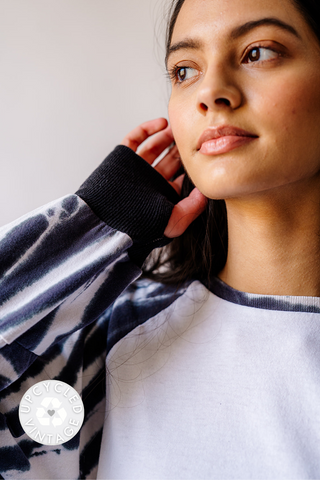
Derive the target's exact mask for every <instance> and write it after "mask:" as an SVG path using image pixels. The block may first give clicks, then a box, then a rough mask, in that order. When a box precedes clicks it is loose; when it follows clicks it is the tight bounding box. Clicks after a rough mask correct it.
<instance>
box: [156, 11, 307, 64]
mask: <svg viewBox="0 0 320 480" xmlns="http://www.w3.org/2000/svg"><path fill="white" fill-rule="evenodd" d="M264 25H273V26H276V27H279V28H281V29H282V30H285V31H287V32H289V33H291V34H292V35H294V36H295V37H297V38H299V39H301V37H300V35H299V34H298V32H297V31H296V29H295V28H293V27H292V26H291V25H289V24H288V23H285V22H283V21H282V20H279V19H278V18H274V17H267V18H261V19H260V20H253V21H251V22H247V23H245V24H243V25H240V27H236V28H234V29H233V30H232V31H231V33H230V37H231V39H232V40H236V39H238V38H240V37H243V36H244V35H246V34H247V33H249V32H251V30H253V29H255V28H258V27H261V26H264ZM201 47H202V42H201V41H200V40H193V39H188V38H187V39H186V40H182V41H181V42H177V43H174V44H172V45H170V47H169V48H168V52H167V55H166V59H165V61H166V63H167V62H168V58H169V56H170V55H171V54H172V53H173V52H177V51H178V50H199V49H200V48H201Z"/></svg>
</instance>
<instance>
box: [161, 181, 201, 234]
mask: <svg viewBox="0 0 320 480" xmlns="http://www.w3.org/2000/svg"><path fill="white" fill-rule="evenodd" d="M207 203H208V199H207V198H206V197H205V196H204V195H203V194H202V193H201V192H200V191H199V190H198V189H197V188H194V189H193V190H192V192H191V193H190V195H189V196H188V197H186V198H183V199H182V200H181V201H180V202H179V203H177V205H175V206H174V208H173V210H172V214H171V217H170V219H169V223H168V225H167V227H166V229H165V231H164V235H165V236H166V237H168V238H175V237H179V236H180V235H182V233H184V232H185V230H186V229H187V228H188V227H189V225H190V224H191V223H192V222H193V220H195V219H196V218H197V217H198V216H199V215H200V214H201V213H202V212H203V211H204V209H205V208H206V206H207Z"/></svg>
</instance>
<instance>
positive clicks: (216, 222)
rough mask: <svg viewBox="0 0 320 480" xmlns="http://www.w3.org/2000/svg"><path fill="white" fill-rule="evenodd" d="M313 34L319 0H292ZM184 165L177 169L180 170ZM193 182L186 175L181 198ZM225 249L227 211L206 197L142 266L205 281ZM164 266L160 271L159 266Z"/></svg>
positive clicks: (177, 5) (174, 7)
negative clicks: (197, 213)
mask: <svg viewBox="0 0 320 480" xmlns="http://www.w3.org/2000/svg"><path fill="white" fill-rule="evenodd" d="M184 1H185V0H175V1H173V2H172V4H171V7H170V10H169V14H168V22H167V32H166V58H167V54H168V50H169V47H170V44H171V38H172V34H173V29H174V26H175V24H176V20H177V17H178V15H179V13H180V10H181V7H182V5H183V3H184ZM291 1H292V3H293V4H294V5H295V7H296V8H297V9H298V10H299V12H300V13H301V14H302V15H303V17H304V18H305V20H306V21H307V23H308V24H309V25H310V27H311V28H312V30H313V32H314V33H315V34H316V36H317V38H318V40H319V43H320V0H291ZM183 172H184V170H183V168H182V169H181V171H179V172H178V174H179V175H180V174H181V173H183ZM193 188H194V185H193V183H192V181H191V179H190V178H189V177H188V175H187V174H186V175H185V178H184V182H183V187H182V192H181V197H182V198H185V197H187V196H188V195H189V194H190V192H191V191H192V189H193ZM227 252H228V227H227V211H226V205H225V202H224V200H211V199H209V201H208V204H207V208H206V210H205V211H204V212H203V213H202V214H201V215H200V216H199V217H198V218H197V219H196V220H195V221H194V222H193V223H192V224H191V225H190V226H189V227H188V228H187V230H186V231H185V232H184V233H183V234H182V235H181V236H180V237H178V238H175V239H174V240H173V241H172V242H171V243H170V244H169V245H168V246H167V247H165V248H163V249H161V250H160V252H156V253H153V254H152V256H151V257H150V258H149V259H148V261H147V262H146V265H145V266H144V268H143V269H144V275H145V276H148V277H149V278H153V279H155V280H157V281H160V282H162V283H168V284H169V283H174V284H177V285H181V284H183V283H184V282H185V281H188V280H191V279H199V280H201V281H204V282H208V281H209V280H210V278H211V277H212V276H214V275H217V274H218V273H219V272H220V271H221V270H222V268H223V267H224V265H225V263H226V260H227ZM161 266H166V268H164V269H163V271H161V272H159V270H158V269H159V267H161Z"/></svg>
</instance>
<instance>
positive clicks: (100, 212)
mask: <svg viewBox="0 0 320 480" xmlns="http://www.w3.org/2000/svg"><path fill="white" fill-rule="evenodd" d="M76 194H77V195H79V197H81V198H82V199H83V200H84V201H85V202H86V203H87V204H88V205H89V207H90V208H91V209H92V210H93V212H94V213H95V214H96V215H97V216H98V217H99V218H101V220H103V221H104V222H105V223H106V224H107V225H109V226H110V227H112V228H114V229H116V230H120V231H122V232H124V233H127V234H128V235H129V236H130V237H131V238H132V240H133V241H134V242H137V247H138V245H139V247H138V248H139V250H140V249H141V247H142V245H145V247H146V251H147V250H150V247H151V250H152V249H153V248H155V246H161V245H159V243H160V244H161V241H162V243H163V245H165V244H167V243H168V239H167V238H165V237H164V236H163V232H164V230H165V228H166V226H167V224H168V221H169V218H170V215H171V212H172V209H173V207H174V205H175V204H176V203H177V202H178V201H179V195H178V194H177V192H176V191H175V190H174V188H172V187H171V185H170V184H169V183H168V182H167V181H166V180H165V179H164V178H163V177H162V175H160V174H159V173H158V172H157V171H156V170H155V169H154V168H152V167H151V166H150V165H149V164H148V163H147V162H146V161H145V160H143V159H142V158H141V157H140V156H139V155H137V154H136V153H135V152H134V151H133V150H131V149H130V148H128V147H125V146H123V145H118V146H117V147H116V148H115V149H114V150H113V152H111V153H110V155H108V157H107V158H106V159H105V160H104V161H103V162H102V163H101V164H100V165H99V167H98V168H97V169H96V170H95V171H94V172H93V173H92V174H91V175H90V177H89V178H88V179H87V180H86V181H85V182H84V183H83V184H82V185H81V187H80V188H79V190H78V191H77V192H76ZM153 244H154V245H155V246H154V247H152V245H153ZM151 250H150V251H151Z"/></svg>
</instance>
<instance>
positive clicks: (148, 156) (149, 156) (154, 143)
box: [138, 126, 173, 165]
mask: <svg viewBox="0 0 320 480" xmlns="http://www.w3.org/2000/svg"><path fill="white" fill-rule="evenodd" d="M172 142H173V135H172V130H171V127H170V126H168V127H167V128H165V129H164V130H162V131H161V132H158V133H156V135H154V136H153V137H152V138H151V139H150V140H149V141H148V142H146V143H145V144H144V145H142V147H141V148H140V149H139V151H138V155H140V157H142V158H143V159H144V160H146V161H147V162H148V163H149V164H150V165H151V164H152V163H153V162H154V161H155V160H156V158H158V157H159V155H160V154H161V153H162V152H163V151H164V150H165V149H166V148H168V147H169V146H170V145H171V144H172Z"/></svg>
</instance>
